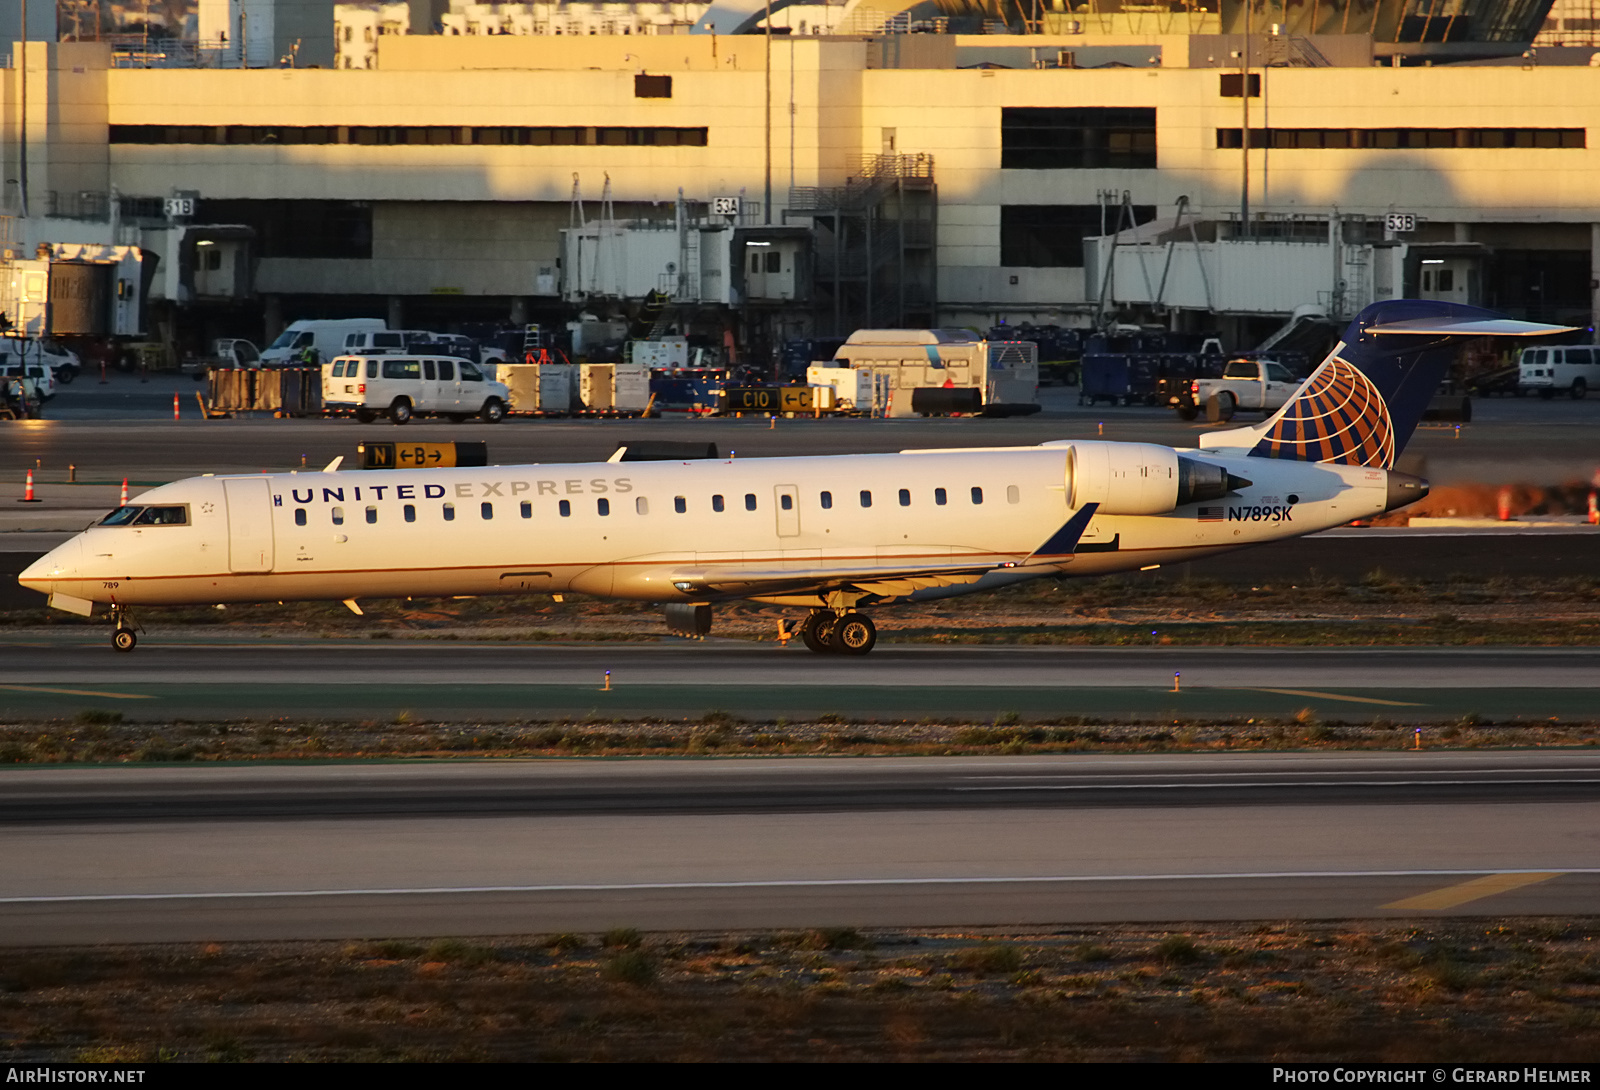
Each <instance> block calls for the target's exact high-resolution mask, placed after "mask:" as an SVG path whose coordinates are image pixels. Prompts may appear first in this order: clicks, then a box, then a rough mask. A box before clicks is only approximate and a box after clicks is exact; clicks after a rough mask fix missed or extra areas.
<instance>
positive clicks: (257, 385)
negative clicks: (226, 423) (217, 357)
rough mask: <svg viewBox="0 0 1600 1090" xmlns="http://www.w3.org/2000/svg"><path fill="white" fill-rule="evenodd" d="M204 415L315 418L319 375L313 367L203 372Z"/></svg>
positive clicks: (320, 392) (319, 400) (318, 408)
mask: <svg viewBox="0 0 1600 1090" xmlns="http://www.w3.org/2000/svg"><path fill="white" fill-rule="evenodd" d="M206 384H207V389H206V398H205V401H204V403H203V407H204V409H205V413H206V416H207V417H208V418H209V417H211V416H220V415H224V414H227V413H238V412H246V413H249V412H266V413H272V414H273V415H275V416H315V415H317V414H318V413H320V412H321V411H322V397H323V383H322V373H321V372H320V371H318V370H317V369H316V368H314V367H277V368H261V367H238V368H236V367H213V368H212V369H211V370H209V371H207V372H206Z"/></svg>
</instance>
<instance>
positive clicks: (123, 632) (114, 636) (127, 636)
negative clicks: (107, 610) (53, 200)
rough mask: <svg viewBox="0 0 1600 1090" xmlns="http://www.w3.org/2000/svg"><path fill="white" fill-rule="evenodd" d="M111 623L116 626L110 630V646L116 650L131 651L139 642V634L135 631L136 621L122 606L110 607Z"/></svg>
mask: <svg viewBox="0 0 1600 1090" xmlns="http://www.w3.org/2000/svg"><path fill="white" fill-rule="evenodd" d="M111 623H112V624H113V625H115V626H116V627H115V628H114V629H112V632H111V646H112V647H115V648H116V649H117V650H118V651H132V650H133V649H134V648H135V647H137V646H138V644H139V634H138V632H136V631H135V629H137V628H138V622H137V621H135V620H134V619H133V614H131V613H129V612H128V611H127V610H126V609H125V608H123V607H122V606H112V607H111Z"/></svg>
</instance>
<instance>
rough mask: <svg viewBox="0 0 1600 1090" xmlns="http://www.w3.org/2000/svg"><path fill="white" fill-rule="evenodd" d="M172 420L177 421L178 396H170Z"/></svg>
mask: <svg viewBox="0 0 1600 1090" xmlns="http://www.w3.org/2000/svg"><path fill="white" fill-rule="evenodd" d="M172 419H174V420H176V419H178V395H177V394H173V395H172Z"/></svg>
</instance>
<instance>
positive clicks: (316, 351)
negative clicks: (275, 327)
mask: <svg viewBox="0 0 1600 1090" xmlns="http://www.w3.org/2000/svg"><path fill="white" fill-rule="evenodd" d="M387 325H388V323H387V322H385V321H384V320H383V319H382V318H341V319H338V320H336V321H323V320H321V319H315V318H306V319H302V320H301V321H298V322H290V323H289V328H288V329H285V330H284V331H283V332H282V333H281V334H280V335H279V336H278V339H277V340H275V341H273V342H272V343H271V344H269V345H267V347H265V348H263V349H262V350H261V366H262V367H290V366H293V365H294V364H295V363H296V361H298V360H301V359H305V358H307V355H308V354H309V355H310V358H311V359H312V360H313V361H314V362H316V363H319V364H320V363H321V362H322V361H323V360H330V359H332V358H333V357H335V356H337V355H339V354H340V353H341V352H343V351H344V340H345V338H346V337H348V336H349V335H350V334H352V333H358V332H361V331H363V330H378V329H384V328H386V327H387Z"/></svg>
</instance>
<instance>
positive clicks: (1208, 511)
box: [1200, 507, 1222, 522]
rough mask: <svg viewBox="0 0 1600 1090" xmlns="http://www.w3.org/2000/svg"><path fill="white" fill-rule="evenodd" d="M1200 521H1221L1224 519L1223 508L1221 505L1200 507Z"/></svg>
mask: <svg viewBox="0 0 1600 1090" xmlns="http://www.w3.org/2000/svg"><path fill="white" fill-rule="evenodd" d="M1200 521H1201V522H1221V521H1222V508H1220V507H1202V508H1200Z"/></svg>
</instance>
